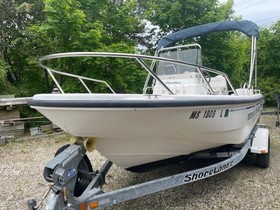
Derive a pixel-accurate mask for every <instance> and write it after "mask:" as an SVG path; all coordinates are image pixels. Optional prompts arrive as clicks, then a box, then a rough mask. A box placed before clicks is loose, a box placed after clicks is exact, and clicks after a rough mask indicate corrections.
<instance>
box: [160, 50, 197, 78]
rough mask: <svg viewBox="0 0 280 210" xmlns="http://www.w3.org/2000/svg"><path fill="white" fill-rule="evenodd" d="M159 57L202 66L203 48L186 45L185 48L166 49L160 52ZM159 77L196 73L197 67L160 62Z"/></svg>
mask: <svg viewBox="0 0 280 210" xmlns="http://www.w3.org/2000/svg"><path fill="white" fill-rule="evenodd" d="M159 57H163V58H169V59H174V60H180V61H184V62H187V63H191V64H196V65H202V61H201V48H200V46H199V45H186V46H184V47H180V48H178V47H176V48H174V47H173V48H165V49H162V50H161V51H160V52H159ZM156 71H157V75H159V76H161V75H173V74H184V73H185V72H195V71H196V67H194V66H186V65H180V64H174V63H171V62H164V61H159V62H157V65H156Z"/></svg>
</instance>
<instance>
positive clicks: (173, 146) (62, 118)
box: [30, 94, 263, 168]
mask: <svg viewBox="0 0 280 210" xmlns="http://www.w3.org/2000/svg"><path fill="white" fill-rule="evenodd" d="M66 95H67V94H66ZM85 97H86V99H87V100H85V98H83V97H82V98H81V96H78V95H69V96H65V97H64V98H63V97H61V95H60V98H59V99H58V96H53V95H51V94H49V95H37V96H34V97H33V99H32V100H31V102H30V105H31V107H33V108H35V109H37V110H38V111H39V112H41V113H42V114H43V115H44V116H46V117H47V118H48V119H50V120H51V121H53V122H54V123H55V124H57V125H58V126H59V127H60V128H62V129H63V130H64V131H66V132H67V133H70V134H71V135H74V136H81V137H95V138H96V148H97V150H98V151H99V152H100V153H101V154H102V155H104V156H105V157H106V158H107V159H109V160H111V161H112V162H114V163H115V164H117V165H118V166H120V167H122V168H130V167H135V166H139V165H143V164H147V163H151V162H155V161H160V160H164V159H169V158H173V157H177V156H181V155H189V154H191V153H194V152H198V151H201V150H205V149H210V148H215V147H219V146H222V145H227V144H241V143H243V142H244V141H245V139H246V138H247V137H248V135H249V134H250V132H251V130H252V129H253V127H254V126H255V124H256V122H257V120H258V118H259V116H260V113H261V109H262V106H263V97H262V96H261V95H257V96H238V97H239V98H238V97H237V96H219V97H218V96H217V97H216V98H214V99H213V96H207V95H205V96H189V97H187V96H184V97H183V96H182V97H180V96H176V97H174V96H170V97H168V96H165V97H160V96H154V97H153V98H151V96H142V95H140V96H139V95H120V96H105V95H94V94H92V95H90V96H85ZM211 97H212V99H211ZM69 98H71V103H70V101H69ZM78 99H80V100H79V101H80V102H81V101H82V102H84V103H80V105H75V106H73V103H72V102H73V100H78ZM218 99H219V100H218ZM67 100H68V102H69V103H67ZM178 100H179V101H180V102H181V103H180V105H178V103H177V102H178ZM217 100H218V101H217ZM50 101H52V103H44V102H50ZM54 101H55V102H56V103H54ZM88 101H95V102H96V103H92V102H91V103H90V104H91V105H89V104H87V102H88ZM98 101H99V102H100V103H97V102H98ZM101 101H102V103H103V106H101ZM116 101H122V103H121V105H119V106H118V105H117V104H118V103H116ZM150 101H155V102H152V103H151V102H150ZM190 101H191V102H190ZM192 101H193V103H192ZM198 101H199V102H200V105H199V103H198ZM125 102H126V103H125ZM140 102H141V103H140ZM163 102H164V103H163ZM219 102H220V103H219ZM238 102H239V103H238ZM50 104H52V105H50ZM67 104H69V106H67ZM70 104H72V105H70ZM77 104H78V103H77ZM81 104H83V105H81ZM97 104H98V105H97ZM124 104H125V105H124ZM141 104H143V106H141ZM149 104H150V105H149ZM159 104H164V105H162V106H160V105H159ZM184 104H185V105H184ZM192 104H193V105H192Z"/></svg>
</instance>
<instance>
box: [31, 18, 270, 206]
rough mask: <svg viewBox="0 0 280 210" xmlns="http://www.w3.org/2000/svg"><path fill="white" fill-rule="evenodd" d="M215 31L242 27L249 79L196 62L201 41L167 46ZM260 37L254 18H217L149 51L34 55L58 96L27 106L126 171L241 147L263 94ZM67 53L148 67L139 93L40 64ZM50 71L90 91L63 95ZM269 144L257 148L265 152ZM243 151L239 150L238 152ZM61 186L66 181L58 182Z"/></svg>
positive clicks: (44, 97)
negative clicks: (98, 89)
mask: <svg viewBox="0 0 280 210" xmlns="http://www.w3.org/2000/svg"><path fill="white" fill-rule="evenodd" d="M217 31H241V32H243V33H244V34H246V35H247V36H249V37H251V41H252V48H251V65H250V74H249V80H248V83H246V84H244V86H243V87H242V88H238V89H235V88H234V87H233V85H232V84H231V82H230V80H229V78H228V77H227V75H226V74H225V73H223V72H221V71H217V70H214V69H211V68H208V67H204V66H202V60H201V47H200V45H198V44H190V45H183V46H171V45H172V44H174V43H176V42H178V41H181V40H185V39H187V38H192V37H199V36H202V35H204V34H208V33H212V32H217ZM258 35H259V34H258V29H257V26H256V24H255V23H253V22H250V21H229V22H218V23H210V24H205V25H200V26H196V27H192V28H188V29H184V30H182V31H179V32H175V33H172V34H169V35H167V36H165V37H163V38H162V39H161V40H160V41H159V43H158V48H157V49H158V50H157V52H156V55H155V56H146V55H139V54H125V53H105V52H73V53H60V54H53V55H48V56H45V57H42V58H41V59H40V65H41V66H42V67H44V68H45V69H46V70H47V72H48V73H49V75H50V76H51V78H52V79H53V80H54V82H55V85H56V87H57V88H58V90H59V92H60V94H38V95H35V96H33V98H32V99H31V100H30V101H29V105H30V106H31V107H32V108H34V109H36V110H38V111H39V112H41V113H42V114H43V115H44V116H46V117H47V118H48V119H50V120H51V121H52V122H54V123H55V124H56V125H58V126H59V127H60V128H61V129H63V130H64V131H65V132H67V133H69V134H71V135H73V136H75V138H74V142H75V143H76V145H79V142H83V144H84V148H85V150H88V151H91V150H93V149H96V150H98V151H99V152H100V153H101V154H102V155H103V156H105V157H106V158H107V159H108V160H109V162H113V163H115V164H116V165H118V166H120V167H122V168H125V169H128V170H132V171H133V170H134V171H137V169H139V168H141V167H144V166H146V165H149V164H153V163H160V162H163V163H164V162H165V161H166V162H168V161H167V160H171V159H176V158H177V157H184V156H187V155H191V154H195V153H197V152H199V151H205V150H208V149H212V148H219V147H221V146H224V145H244V144H245V143H246V142H247V141H246V140H247V139H248V138H249V137H250V135H251V134H252V132H253V131H254V133H256V131H255V128H256V124H257V122H258V119H259V117H260V114H261V110H262V107H263V103H264V97H263V95H262V94H261V93H260V91H259V90H257V89H254V87H253V86H252V83H253V81H252V80H253V75H254V70H255V67H256V62H255V60H256V57H257V56H256V42H257V38H258ZM170 46H171V47H170ZM73 57H106V58H108V57H109V58H117V59H132V60H135V61H137V62H138V63H139V64H140V66H141V67H143V69H144V70H146V71H147V72H148V77H147V80H146V83H145V85H144V91H143V94H119V93H118V94H116V93H115V91H114V90H113V88H111V87H110V86H109V84H108V83H107V82H105V81H101V80H97V79H91V78H88V77H83V76H79V75H74V74H70V73H66V72H62V71H58V70H54V69H52V68H50V67H48V66H47V65H46V64H45V62H46V61H47V60H53V59H63V58H73ZM48 62H50V61H48ZM148 63H149V65H148ZM55 74H60V75H64V76H70V77H73V78H76V79H78V80H79V81H80V82H81V84H82V85H83V86H84V87H85V89H86V90H87V91H88V93H65V92H64V90H63V88H62V86H61V85H60V84H59V83H58V81H57V79H56V77H55V76H54V75H55ZM85 81H87V82H88V81H92V82H99V83H103V84H104V85H106V86H107V87H108V89H110V91H111V92H112V93H108V94H104V93H92V92H91V90H90V88H89V87H88V86H87V85H86V83H85ZM248 144H249V146H251V145H252V144H251V142H250V143H248ZM74 145H75V144H74ZM265 145H266V148H267V143H266V144H265ZM73 148H74V147H73ZM264 148H265V147H264ZM247 149H248V148H247ZM267 150H268V149H266V150H265V149H263V150H262V151H261V152H260V151H259V152H257V153H263V154H265V153H268V151H267ZM72 152H73V151H72ZM246 152H247V150H246V151H244V152H243V153H242V154H243V157H244V154H246ZM68 153H69V151H68ZM70 153H71V151H70ZM73 154H74V153H73ZM75 154H76V153H75ZM64 155H66V153H65V154H64ZM62 156H63V155H60V156H58V157H60V160H58V159H56V161H55V164H54V162H52V163H51V164H48V165H47V166H46V169H45V172H44V176H45V179H46V180H48V181H53V182H56V181H55V179H54V174H52V173H54V171H53V170H54V166H55V165H56V164H59V163H60V162H61V161H62V159H63V157H62ZM69 157H70V156H69ZM69 157H68V159H67V161H68V162H69ZM71 157H72V158H73V157H74V156H71ZM73 159H74V158H73ZM70 160H71V158H70ZM65 161H66V160H65ZM67 161H66V162H67ZM79 161H81V159H78V160H77V161H76V162H78V163H79ZM68 162H67V163H68ZM86 162H87V161H86ZM62 165H66V163H63V164H62ZM229 165H230V166H231V165H232V162H228V163H227V164H224V165H223V166H222V169H223V170H224V169H227V168H229V167H228V166H229ZM89 168H90V167H88V170H89V171H90V170H91V169H89ZM67 170H68V172H67V174H68V178H72V175H71V174H73V177H74V176H76V173H75V171H76V170H75V168H74V169H73V168H68V169H67ZM108 170H109V169H108V168H106V169H105V172H107V171H108ZM223 170H220V171H223ZM58 174H59V173H58ZM205 174H206V175H207V176H210V175H211V174H212V173H210V172H207V173H206V172H205V173H204V175H205ZM60 175H61V174H60ZM204 175H201V177H202V176H204ZM65 176H66V175H65ZM198 176H200V175H199V174H198ZM207 176H206V177H207ZM184 177H185V178H186V177H189V178H190V177H191V176H184ZM201 177H199V178H201ZM204 177H205V176H204ZM75 182H76V181H74V182H73V183H75ZM64 184H65V183H64ZM59 185H61V186H64V185H63V184H61V182H60V184H59ZM83 190H84V189H83ZM79 195H80V194H79ZM75 196H76V195H75ZM76 197H77V196H76ZM69 200H71V199H69ZM104 202H105V201H104ZM110 202H111V201H110ZM110 202H109V201H107V203H110ZM112 202H113V201H112ZM118 202H119V201H118ZM113 203H116V202H113ZM55 205H57V204H55ZM99 206H102V205H100V204H99Z"/></svg>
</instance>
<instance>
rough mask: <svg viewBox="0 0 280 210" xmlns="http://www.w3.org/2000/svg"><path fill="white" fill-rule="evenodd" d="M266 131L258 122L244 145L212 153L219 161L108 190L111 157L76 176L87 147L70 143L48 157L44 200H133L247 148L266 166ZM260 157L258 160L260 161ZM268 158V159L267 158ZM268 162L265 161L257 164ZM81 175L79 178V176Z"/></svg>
mask: <svg viewBox="0 0 280 210" xmlns="http://www.w3.org/2000/svg"><path fill="white" fill-rule="evenodd" d="M269 147H270V144H269V131H268V129H267V128H266V127H265V125H263V124H257V125H256V126H255V127H254V129H253V130H252V132H251V133H250V135H249V136H248V138H247V139H246V141H245V143H244V144H243V145H237V147H234V149H232V148H231V149H230V150H228V151H224V150H223V151H219V152H216V153H215V156H216V157H223V158H226V159H223V160H222V161H220V162H217V163H215V164H212V165H209V166H206V167H202V168H198V169H195V170H191V171H187V172H183V173H179V174H176V175H172V176H167V177H164V178H159V179H156V180H152V181H148V182H144V183H140V184H136V185H133V186H129V187H125V188H121V189H118V190H114V191H111V192H103V191H102V186H103V185H104V184H105V176H106V174H107V173H108V171H109V169H110V167H111V166H112V162H111V161H108V160H107V161H106V162H105V163H104V165H103V166H102V167H101V169H100V170H97V171H94V172H91V173H88V174H86V175H85V176H84V175H79V176H80V177H78V165H79V163H80V162H81V161H82V160H83V158H84V156H85V153H86V148H85V147H84V144H79V143H76V144H73V145H70V146H69V147H68V148H66V149H65V150H63V151H62V152H61V153H60V154H58V155H57V156H55V157H54V158H53V159H52V160H50V161H49V162H48V163H47V164H46V166H45V169H44V178H45V180H46V181H49V182H52V183H53V185H52V186H51V191H52V197H51V198H49V200H48V203H47V209H48V210H56V209H63V210H78V209H79V210H86V209H88V210H91V209H100V208H102V207H105V206H110V205H115V204H118V203H121V202H124V201H128V200H132V199H135V198H138V197H142V196H145V195H149V194H153V193H156V192H159V191H163V190H166V189H170V188H173V187H177V186H180V185H184V184H188V183H191V182H195V181H198V180H202V179H205V178H208V177H211V176H214V175H217V174H220V173H222V172H224V171H226V170H228V169H230V168H232V167H233V166H235V165H237V164H238V163H239V162H240V161H241V160H243V158H244V157H245V156H246V154H247V152H248V151H249V152H251V153H255V154H256V156H257V160H259V161H257V164H258V165H259V166H260V167H262V168H266V167H268V165H269V154H270V153H269V150H270V148H269ZM260 159H261V161H260ZM267 160H268V161H267ZM259 162H261V163H264V162H265V163H267V164H266V165H263V164H261V165H260V164H259ZM83 176H84V177H87V178H86V180H87V181H89V180H90V181H89V183H88V185H87V187H86V189H85V190H84V191H83V193H82V194H81V195H79V196H78V197H76V196H75V195H74V188H75V184H76V182H77V179H78V178H79V179H82V178H83ZM81 177H82V178H81ZM28 209H29V210H34V209H38V206H37V207H36V201H35V200H29V201H28Z"/></svg>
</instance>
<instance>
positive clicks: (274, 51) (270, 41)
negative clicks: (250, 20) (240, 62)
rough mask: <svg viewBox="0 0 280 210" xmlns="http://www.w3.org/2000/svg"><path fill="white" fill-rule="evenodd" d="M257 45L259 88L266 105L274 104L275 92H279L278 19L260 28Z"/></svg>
mask: <svg viewBox="0 0 280 210" xmlns="http://www.w3.org/2000/svg"><path fill="white" fill-rule="evenodd" d="M260 32H261V36H260V40H259V46H258V58H259V60H258V74H259V88H260V89H261V91H262V92H263V93H264V95H265V97H266V104H267V105H275V104H276V102H275V93H279V92H280V85H279V82H280V80H279V78H280V62H279V60H280V54H279V50H280V37H279V33H280V21H277V22H276V23H275V24H273V25H272V26H271V27H269V28H261V30H260Z"/></svg>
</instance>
